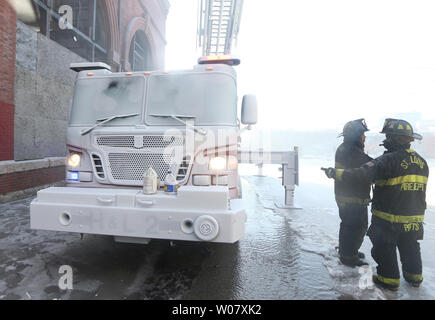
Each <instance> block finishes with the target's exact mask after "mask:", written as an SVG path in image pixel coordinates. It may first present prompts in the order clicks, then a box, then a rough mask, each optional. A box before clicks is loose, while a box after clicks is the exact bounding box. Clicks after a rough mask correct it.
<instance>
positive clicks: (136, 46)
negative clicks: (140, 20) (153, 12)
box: [129, 30, 153, 71]
mask: <svg viewBox="0 0 435 320" xmlns="http://www.w3.org/2000/svg"><path fill="white" fill-rule="evenodd" d="M129 63H130V68H131V70H132V71H144V70H151V69H152V67H153V65H152V59H151V49H150V45H149V42H148V39H147V37H146V35H145V32H143V31H142V30H139V31H136V33H135V34H134V36H133V39H132V40H131V45H130V52H129Z"/></svg>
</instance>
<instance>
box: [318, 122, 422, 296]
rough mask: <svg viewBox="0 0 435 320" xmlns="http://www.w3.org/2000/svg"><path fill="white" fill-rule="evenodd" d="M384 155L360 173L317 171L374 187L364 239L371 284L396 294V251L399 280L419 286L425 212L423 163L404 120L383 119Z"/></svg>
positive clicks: (398, 282)
mask: <svg viewBox="0 0 435 320" xmlns="http://www.w3.org/2000/svg"><path fill="white" fill-rule="evenodd" d="M381 133H384V134H385V135H386V139H385V140H384V141H383V146H384V147H385V148H386V149H387V150H386V151H385V153H384V154H383V155H382V156H380V157H379V158H376V159H375V160H371V161H369V162H368V163H366V164H365V165H363V166H362V167H360V168H357V169H353V170H343V169H334V168H327V169H323V170H324V171H325V173H326V175H327V177H328V178H333V179H335V180H338V181H354V182H355V183H367V182H373V183H375V189H374V191H373V201H372V209H371V211H372V223H371V225H370V228H369V231H368V233H367V234H368V236H369V237H370V240H371V242H372V244H373V248H372V257H373V259H374V260H375V261H376V263H377V264H378V266H377V275H375V276H373V281H374V282H375V284H377V285H379V286H382V287H384V288H387V289H390V290H393V291H396V290H397V289H398V288H399V285H400V272H399V266H398V263H397V253H396V249H399V254H400V261H401V264H402V273H403V277H404V278H405V280H406V281H407V282H409V283H410V284H411V285H413V286H414V287H419V286H420V284H421V282H422V281H423V276H422V262H421V253H420V244H419V242H418V241H419V240H422V239H423V219H424V212H425V210H426V185H427V181H428V176H429V168H428V165H427V162H426V161H425V160H424V159H423V158H422V157H421V156H420V155H419V154H418V153H417V152H415V151H414V150H412V149H410V147H411V142H412V141H414V139H417V140H421V139H422V136H421V135H419V134H417V133H414V131H413V129H412V126H411V125H410V124H409V123H408V122H407V121H404V120H398V119H386V120H385V123H384V127H383V129H382V132H381Z"/></svg>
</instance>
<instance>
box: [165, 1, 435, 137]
mask: <svg viewBox="0 0 435 320" xmlns="http://www.w3.org/2000/svg"><path fill="white" fill-rule="evenodd" d="M170 2H171V8H170V11H169V16H168V20H167V42H168V44H167V47H166V68H167V69H169V70H171V69H189V68H191V67H192V66H193V65H194V64H195V63H196V61H197V58H198V57H199V55H200V51H197V50H196V32H197V15H198V10H197V6H198V0H171V1H170ZM434 14H435V1H433V0H427V1H421V0H408V1H403V0H402V1H401V0H364V1H363V0H360V1H355V0H299V1H294V0H267V1H264V0H245V1H244V7H243V14H242V21H241V28H240V33H239V41H238V46H237V47H236V48H234V50H233V53H236V54H237V56H238V57H240V58H241V61H242V62H241V65H240V66H238V67H236V70H237V72H238V79H239V83H238V86H239V92H238V93H239V96H240V97H241V96H243V95H244V94H246V93H254V94H256V95H257V98H258V102H259V123H258V125H257V127H259V128H274V129H297V130H307V129H308V130H317V129H334V130H337V131H340V130H341V129H342V127H343V125H344V123H345V122H346V121H348V120H352V119H357V118H361V117H364V118H366V120H367V123H368V126H369V128H371V129H372V131H374V132H379V130H380V127H381V125H382V123H383V119H384V118H386V117H393V116H395V114H397V113H413V112H419V113H421V116H422V119H423V120H435V108H434V106H435V18H434ZM409 120H410V122H411V124H413V125H415V121H414V119H409ZM417 129H418V126H417Z"/></svg>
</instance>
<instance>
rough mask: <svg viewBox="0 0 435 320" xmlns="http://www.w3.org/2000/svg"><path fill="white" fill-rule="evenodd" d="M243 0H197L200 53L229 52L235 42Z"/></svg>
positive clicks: (198, 45)
mask: <svg viewBox="0 0 435 320" xmlns="http://www.w3.org/2000/svg"><path fill="white" fill-rule="evenodd" d="M242 7H243V0H199V18H198V19H199V20H198V37H197V47H198V48H202V55H203V56H209V55H215V56H218V55H224V54H230V53H231V47H232V45H233V43H236V42H237V35H238V33H239V27H240V19H241V16H242Z"/></svg>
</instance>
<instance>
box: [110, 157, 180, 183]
mask: <svg viewBox="0 0 435 320" xmlns="http://www.w3.org/2000/svg"><path fill="white" fill-rule="evenodd" d="M171 161H172V157H171V155H170V154H157V153H109V165H110V171H111V173H112V177H113V179H115V180H123V181H141V180H142V179H143V174H144V173H145V171H146V169H147V168H148V166H152V167H153V169H154V170H155V171H156V173H157V175H158V177H159V178H160V180H162V181H164V180H165V177H166V174H167V173H168V170H169V166H170V164H171Z"/></svg>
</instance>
